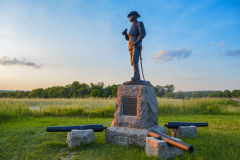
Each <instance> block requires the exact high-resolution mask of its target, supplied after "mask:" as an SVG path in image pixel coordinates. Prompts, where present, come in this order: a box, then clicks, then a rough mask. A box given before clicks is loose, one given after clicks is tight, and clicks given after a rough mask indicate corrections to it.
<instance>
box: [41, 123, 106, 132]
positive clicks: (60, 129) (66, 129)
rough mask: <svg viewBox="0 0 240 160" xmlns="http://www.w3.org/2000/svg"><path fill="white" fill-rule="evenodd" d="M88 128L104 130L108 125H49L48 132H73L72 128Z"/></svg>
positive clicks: (96, 130) (98, 130) (95, 130)
mask: <svg viewBox="0 0 240 160" xmlns="http://www.w3.org/2000/svg"><path fill="white" fill-rule="evenodd" d="M73 129H77V130H86V129H92V130H93V131H94V132H102V131H103V130H104V129H107V127H104V126H103V125H101V124H94V125H79V126H64V127H47V129H46V131H47V132H71V130H73Z"/></svg>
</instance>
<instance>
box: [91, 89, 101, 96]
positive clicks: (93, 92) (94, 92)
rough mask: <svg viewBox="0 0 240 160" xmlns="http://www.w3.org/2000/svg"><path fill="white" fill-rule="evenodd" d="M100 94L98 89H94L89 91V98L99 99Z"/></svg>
mask: <svg viewBox="0 0 240 160" xmlns="http://www.w3.org/2000/svg"><path fill="white" fill-rule="evenodd" d="M100 95H101V93H100V91H99V90H98V89H94V90H92V91H91V93H90V96H91V97H100Z"/></svg>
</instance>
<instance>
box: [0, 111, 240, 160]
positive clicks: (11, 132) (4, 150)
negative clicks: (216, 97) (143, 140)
mask: <svg viewBox="0 0 240 160" xmlns="http://www.w3.org/2000/svg"><path fill="white" fill-rule="evenodd" d="M112 120H113V119H112V118H78V117H37V118H34V117H25V118H15V119H12V120H7V121H5V120H3V121H1V123H0V130H1V132H0V159H61V158H66V157H68V156H69V155H74V159H115V160H117V159H157V157H147V156H146V154H145V150H144V149H143V148H139V147H137V146H135V145H129V146H127V147H121V146H119V145H116V144H111V143H106V142H105V137H104V132H101V133H95V136H96V143H94V144H91V145H81V146H79V147H75V148H68V147H67V144H66V135H67V133H47V132H46V131H45V129H46V127H47V126H65V125H82V124H103V125H104V126H107V127H109V126H110V124H111V122H112ZM168 121H188V122H208V123H209V127H204V128H198V136H197V138H190V139H183V142H185V143H188V144H191V145H193V146H194V147H195V152H194V153H193V154H189V153H186V152H184V154H183V155H182V156H178V157H177V158H176V159H201V160H206V159H208V160H210V159H212V160H216V159H224V160H225V159H228V160H229V159H233V160H237V159H239V148H240V143H239V142H240V132H239V129H240V127H239V126H240V118H239V116H238V115H188V116H160V117H159V124H160V125H164V124H165V123H166V122H168ZM167 131H168V134H170V130H167Z"/></svg>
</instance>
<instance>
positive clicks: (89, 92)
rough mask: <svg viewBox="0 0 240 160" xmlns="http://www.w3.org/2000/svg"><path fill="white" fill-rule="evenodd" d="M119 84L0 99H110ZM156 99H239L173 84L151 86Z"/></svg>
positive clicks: (56, 89) (39, 90)
mask: <svg viewBox="0 0 240 160" xmlns="http://www.w3.org/2000/svg"><path fill="white" fill-rule="evenodd" d="M120 85H121V84H113V85H108V86H106V87H104V86H105V85H104V83H103V82H98V83H97V84H93V83H90V85H88V84H86V83H79V82H78V81H74V82H73V83H72V84H68V85H66V86H53V87H49V88H46V89H43V88H37V89H34V90H32V91H18V90H17V91H8V92H0V98H6V97H8V98H86V97H99V98H100V97H102V98H109V97H110V98H111V97H116V96H117V87H118V86H120ZM153 87H154V89H155V93H156V96H157V97H161V98H162V97H166V98H175V99H184V98H191V97H193V98H202V97H226V98H228V97H232V96H233V97H239V96H240V90H236V89H235V90H233V91H232V92H231V91H229V90H224V91H195V92H182V91H178V92H175V93H174V92H173V91H174V90H175V87H174V85H173V84H170V85H165V86H159V85H157V86H153Z"/></svg>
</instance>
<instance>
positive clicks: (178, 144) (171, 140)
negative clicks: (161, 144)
mask: <svg viewBox="0 0 240 160" xmlns="http://www.w3.org/2000/svg"><path fill="white" fill-rule="evenodd" d="M148 136H150V137H155V138H157V139H160V140H164V141H166V142H168V143H169V144H171V145H173V146H175V147H177V148H179V149H182V150H184V151H186V152H188V153H193V152H194V147H193V146H191V145H189V144H186V143H183V142H180V141H177V140H176V139H174V138H172V137H169V136H167V135H165V134H162V133H159V132H156V131H154V130H150V131H148Z"/></svg>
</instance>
